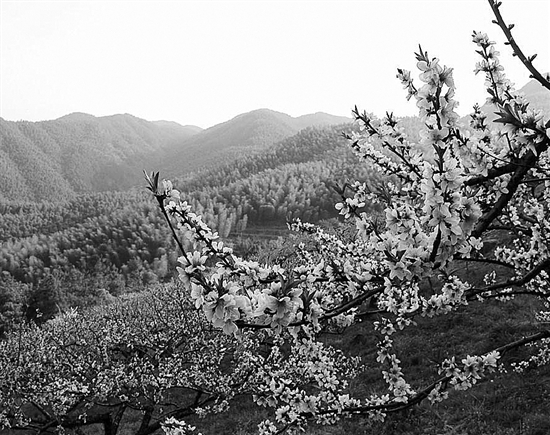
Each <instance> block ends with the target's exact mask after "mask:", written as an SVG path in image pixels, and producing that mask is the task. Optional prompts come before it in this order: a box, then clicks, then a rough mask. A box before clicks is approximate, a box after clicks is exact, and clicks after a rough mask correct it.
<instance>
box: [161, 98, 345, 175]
mask: <svg viewBox="0 0 550 435" xmlns="http://www.w3.org/2000/svg"><path fill="white" fill-rule="evenodd" d="M350 122H351V118H345V117H341V116H334V115H329V114H326V113H315V114H310V115H304V116H300V117H297V118H293V117H291V116H289V115H286V114H284V113H280V112H275V111H273V110H268V109H259V110H254V111H252V112H248V113H243V114H241V115H238V116H236V117H235V118H233V119H231V120H229V121H226V122H224V123H221V124H218V125H215V126H213V127H210V128H208V129H206V130H204V131H202V132H201V133H199V134H197V135H196V136H194V137H192V138H190V139H189V140H188V141H186V142H185V144H184V145H176V146H173V147H171V148H169V149H168V150H167V151H166V153H164V154H161V155H158V156H157V158H156V159H155V160H153V161H152V162H154V164H156V165H157V166H158V167H159V168H162V170H163V172H164V173H165V174H166V175H168V176H169V177H174V176H180V175H182V174H187V173H189V172H194V171H196V170H198V169H202V168H207V167H209V166H212V165H216V164H219V163H220V162H228V161H238V160H240V159H242V158H246V157H247V156H250V155H252V154H257V153H258V152H261V151H264V150H266V149H268V148H269V147H270V146H272V145H273V144H275V143H277V142H279V141H281V140H283V139H285V138H287V137H290V136H292V135H294V134H296V133H297V132H298V131H300V130H302V129H304V128H307V127H314V126H328V125H336V124H344V123H350Z"/></svg>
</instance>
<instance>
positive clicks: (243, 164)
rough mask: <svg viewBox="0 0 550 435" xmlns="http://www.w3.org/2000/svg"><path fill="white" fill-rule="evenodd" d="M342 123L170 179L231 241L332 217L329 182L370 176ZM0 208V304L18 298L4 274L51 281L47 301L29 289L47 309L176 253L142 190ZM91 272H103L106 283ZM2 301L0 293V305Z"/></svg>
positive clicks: (151, 272) (154, 271) (119, 285)
mask: <svg viewBox="0 0 550 435" xmlns="http://www.w3.org/2000/svg"><path fill="white" fill-rule="evenodd" d="M349 129H350V127H349V126H342V127H325V128H308V129H305V130H302V131H301V132H299V133H298V134H296V135H294V136H292V137H290V138H288V139H285V140H283V141H281V142H279V143H278V144H277V145H275V146H273V147H272V148H270V149H269V150H267V151H264V152H262V153H259V154H257V155H254V156H247V157H244V158H242V159H240V160H238V161H237V162H234V163H227V164H224V165H218V166H216V167H213V168H211V169H204V170H202V171H199V172H197V173H194V174H191V175H188V176H186V177H183V178H180V179H175V180H174V183H175V184H176V185H177V186H178V187H179V188H180V189H181V193H182V196H183V197H184V198H186V200H187V201H188V202H189V203H190V204H191V206H192V207H193V209H194V210H196V212H197V213H198V214H200V215H202V216H203V217H204V218H205V220H206V221H207V222H208V223H209V224H210V225H212V227H213V228H215V229H216V230H217V231H218V232H219V233H220V235H221V236H222V237H223V238H224V239H225V240H227V242H228V243H230V244H234V245H235V244H238V243H240V235H241V234H243V232H244V231H245V230H247V228H248V229H249V231H254V233H255V234H256V235H257V236H258V237H260V238H261V236H262V235H263V234H266V233H268V232H269V231H270V228H279V229H280V228H282V227H284V226H285V224H286V222H287V220H289V219H292V218H301V219H304V220H307V221H318V220H320V219H326V218H330V217H335V216H336V215H337V212H336V210H335V208H334V203H335V202H336V201H337V199H338V195H337V193H336V192H335V190H334V188H333V183H343V182H345V181H346V180H347V179H351V178H352V177H359V178H362V179H367V178H369V177H370V176H371V175H370V173H369V170H368V167H367V166H365V165H364V164H363V163H362V162H360V161H359V160H357V159H356V158H355V157H354V156H353V155H352V153H351V151H350V150H349V149H348V147H347V146H346V145H345V143H344V142H345V141H344V138H343V135H342V133H343V132H344V131H349ZM149 169H151V170H156V169H158V168H149ZM140 175H141V177H143V174H140ZM161 175H163V174H161ZM0 212H1V213H0V269H1V271H2V273H3V274H4V278H5V279H9V282H10V283H11V284H10V285H5V286H4V292H5V293H6V292H7V293H6V294H4V299H5V301H4V305H5V304H6V303H7V304H8V305H10V304H11V305H10V306H13V300H14V298H15V299H17V298H16V297H15V296H14V295H13V294H12V295H11V296H9V297H8V295H9V294H11V293H12V290H8V288H9V289H13V281H11V279H15V280H16V281H17V282H20V283H25V284H27V285H32V288H33V290H32V292H39V293H40V292H43V291H44V290H43V289H42V287H43V286H44V284H41V283H44V282H46V283H47V282H50V284H48V286H46V287H47V288H51V286H52V284H51V283H52V282H53V283H56V284H55V287H56V289H57V290H56V291H55V292H53V293H52V292H51V291H50V294H49V296H48V298H42V297H41V296H39V295H38V296H36V295H35V299H39V300H44V299H48V300H54V301H56V303H55V304H54V305H53V310H54V312H55V310H56V309H59V308H62V307H67V306H70V305H74V304H75V303H76V304H78V303H81V304H82V303H83V304H84V305H88V304H89V303H90V298H92V300H93V299H94V298H95V297H96V296H94V295H95V293H96V290H97V288H104V289H107V291H109V292H111V293H112V294H117V293H119V292H121V291H124V288H125V287H127V286H134V283H138V282H139V283H142V284H143V283H148V282H154V281H157V280H165V279H170V278H171V277H172V276H173V273H174V270H175V263H176V258H177V256H178V252H177V250H176V249H175V246H174V245H173V243H172V241H171V238H170V234H169V230H168V228H167V227H166V224H165V222H164V221H163V218H162V216H161V215H160V213H159V212H158V210H157V209H156V207H155V203H154V200H153V198H152V197H150V195H148V194H147V192H146V191H145V189H144V188H136V189H132V190H130V191H127V192H99V193H88V194H81V195H79V196H78V197H75V198H67V199H65V200H62V201H57V202H42V203H39V202H18V201H3V202H2V205H1V206H0ZM75 273H76V275H75ZM52 274H54V275H55V278H51V276H52ZM82 274H83V275H82ZM98 275H101V276H110V277H111V278H109V279H111V280H113V282H112V283H111V284H109V283H108V282H105V279H101V280H100V279H98V278H97V276H98ZM75 276H76V277H79V278H78V279H80V284H79V286H78V287H79V288H88V295H87V296H86V297H84V295H82V294H80V296H78V297H77V296H75V295H74V292H75V290H74V282H75V279H76V278H75ZM5 279H4V281H5ZM5 282H6V281H5ZM86 283H88V284H86ZM94 286H96V289H95V291H91V288H93V287H94ZM48 291H49V290H48ZM1 292H2V291H0V293H1ZM102 297H103V296H102ZM79 298H80V302H79ZM83 298H84V299H83ZM1 300H2V296H1V295H0V305H2V301H1ZM6 301H8V302H6ZM9 301H11V302H9ZM15 305H17V304H15ZM50 308H51V307H50ZM1 310H2V308H0V311H1ZM44 310H45V309H44V307H42V311H44ZM45 311H47V310H45ZM50 314H51V313H50Z"/></svg>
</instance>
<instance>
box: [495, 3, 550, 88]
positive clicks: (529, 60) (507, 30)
mask: <svg viewBox="0 0 550 435" xmlns="http://www.w3.org/2000/svg"><path fill="white" fill-rule="evenodd" d="M488 1H489V5H490V6H491V9H492V10H493V13H494V14H495V17H496V20H493V23H495V24H496V25H498V26H499V27H500V28H501V29H502V31H503V32H504V35H505V36H506V39H507V40H508V44H509V45H510V46H511V47H512V49H513V50H514V53H513V54H514V55H515V56H517V57H518V58H519V60H521V62H522V63H523V65H525V67H526V68H527V69H528V70H529V72H530V73H531V77H532V78H534V79H535V80H536V81H538V82H539V83H540V84H541V85H542V86H544V87H545V88H546V89H548V90H550V82H549V81H548V80H547V79H546V78H545V77H544V76H543V75H542V74H541V73H540V72H539V71H538V70H537V69H536V68H535V67H534V66H533V60H534V59H535V57H536V54H535V55H533V56H530V57H526V56H525V54H523V51H522V50H521V48H520V47H519V45H518V44H517V43H516V40H515V39H514V37H513V36H512V28H513V27H514V25H513V24H510V25H507V24H506V23H505V22H504V19H503V18H502V15H501V14H500V10H499V8H500V5H501V4H502V3H501V2H500V1H495V0H488Z"/></svg>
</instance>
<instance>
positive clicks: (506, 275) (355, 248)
mask: <svg viewBox="0 0 550 435" xmlns="http://www.w3.org/2000/svg"><path fill="white" fill-rule="evenodd" d="M489 4H490V6H491V8H492V10H493V12H494V15H495V18H496V20H495V22H496V23H497V24H498V26H499V27H500V28H501V29H502V31H504V33H505V35H506V37H507V40H508V43H509V45H510V46H511V48H512V50H513V52H514V54H515V55H516V56H517V57H518V58H519V59H520V60H521V62H523V63H524V64H525V66H526V67H527V68H528V69H529V71H530V72H531V74H532V76H533V77H534V78H535V79H536V80H537V81H538V82H539V83H540V84H541V86H544V87H545V88H546V89H548V90H550V81H549V77H544V76H543V75H541V74H540V73H539V72H538V71H537V69H536V68H535V67H534V65H533V60H534V56H530V57H527V56H525V55H524V54H523V52H522V51H521V49H520V47H519V46H518V45H517V44H516V42H515V40H514V38H513V37H512V34H511V30H512V27H513V26H512V25H508V24H506V23H505V22H504V20H503V18H502V16H501V14H500V10H499V7H500V2H496V1H494V0H489ZM473 42H474V43H475V45H476V47H477V48H476V51H477V53H478V54H479V55H480V57H481V60H480V61H479V63H478V64H477V65H476V66H475V71H476V73H482V74H484V75H485V83H486V87H487V92H488V94H489V98H488V101H489V102H490V103H492V104H493V105H494V112H496V113H497V119H496V120H495V122H494V123H492V124H491V125H489V123H488V121H487V116H486V114H484V113H483V112H482V111H481V109H480V108H479V107H475V108H474V112H473V113H472V115H471V118H470V123H469V125H462V124H461V123H460V122H459V118H458V115H457V114H456V112H455V110H454V109H455V107H456V104H457V103H456V102H455V100H454V99H453V97H454V87H455V84H454V81H453V76H452V69H450V68H448V67H446V66H442V65H440V64H439V60H438V59H437V58H432V57H429V56H428V53H427V52H426V51H424V50H422V49H420V50H419V52H418V53H417V54H416V58H417V67H418V68H419V70H420V82H421V85H420V86H417V85H416V84H415V82H414V81H413V79H412V75H411V73H410V72H408V71H405V70H402V69H399V70H398V79H399V80H400V81H401V83H402V85H403V88H404V89H405V92H406V97H407V99H411V100H413V101H415V102H416V105H417V107H418V109H419V115H420V118H421V120H422V122H423V125H424V127H423V129H422V131H421V132H420V137H421V140H420V143H413V142H412V141H411V140H409V139H408V137H407V136H406V135H405V133H404V130H403V128H402V127H401V126H400V122H399V120H398V119H396V118H394V117H393V116H392V115H391V114H388V115H387V116H386V117H385V118H384V119H377V118H375V117H374V116H372V115H369V114H367V113H361V112H359V110H357V109H355V111H354V114H355V117H356V120H357V122H358V124H359V126H360V130H359V131H358V132H357V133H353V134H350V135H349V136H348V139H349V143H350V145H351V147H352V149H353V150H354V151H355V153H356V154H357V156H358V158H360V159H361V160H363V161H364V164H365V165H369V167H370V168H372V170H376V171H378V172H380V174H382V176H383V177H384V178H383V179H384V180H386V181H385V182H384V183H379V182H377V183H370V184H369V183H359V182H355V183H347V184H345V185H343V186H340V187H338V192H339V193H340V194H341V196H342V201H341V202H340V203H339V204H336V209H337V210H339V212H340V214H341V215H342V216H343V218H344V219H345V221H346V222H348V224H349V225H352V226H353V228H354V231H353V232H352V233H351V235H350V232H349V231H347V232H338V231H329V230H324V229H322V228H321V227H318V226H314V225H312V224H308V223H304V222H301V221H299V220H296V221H294V222H293V223H292V224H291V225H292V228H293V229H295V230H296V231H298V232H302V233H305V234H307V235H308V237H310V238H311V239H313V240H314V242H312V243H303V244H299V245H298V246H296V248H295V255H294V257H293V263H291V264H289V262H288V261H285V262H284V263H283V262H281V264H277V263H274V264H259V263H258V262H254V261H250V260H245V259H241V258H239V257H237V256H236V255H234V253H233V251H232V249H231V248H230V247H228V246H226V245H224V244H223V242H222V241H220V240H219V237H218V235H217V233H214V232H212V231H211V229H210V228H209V227H208V226H207V225H206V224H205V223H204V221H203V220H202V219H201V217H200V216H198V215H197V214H195V213H193V211H192V210H191V207H190V206H189V205H188V203H187V202H186V201H185V198H182V197H181V196H183V195H180V192H179V191H177V190H175V189H174V188H173V186H172V183H171V182H169V181H163V182H159V174H158V173H157V174H151V175H147V180H148V188H149V189H150V190H151V191H152V193H153V194H154V196H155V198H156V200H157V202H158V204H159V206H160V209H161V210H162V213H163V214H164V216H165V218H166V220H167V222H168V224H169V227H170V230H171V232H172V234H173V236H174V238H175V240H176V241H177V244H178V247H179V249H180V250H181V251H182V252H181V256H180V258H179V260H178V261H179V263H180V267H179V268H178V270H179V274H180V280H181V285H182V288H183V289H180V288H177V287H174V286H168V287H166V288H165V287H159V288H158V289H157V290H156V291H155V292H153V293H151V294H144V295H140V296H136V297H135V298H130V299H127V300H121V301H118V302H116V303H113V304H110V305H106V306H102V307H98V308H97V309H94V310H92V311H88V312H84V313H82V314H77V313H74V312H69V313H67V314H65V315H63V316H61V317H58V318H56V319H54V320H52V321H50V322H46V323H45V324H44V325H43V326H42V327H40V328H38V327H34V326H32V325H20V327H19V329H16V330H13V331H11V332H10V333H9V334H8V336H7V338H6V340H3V341H2V342H0V358H1V360H0V367H2V370H0V425H2V426H3V427H11V428H12V429H22V430H26V429H30V430H35V431H36V432H41V433H42V432H48V431H53V430H55V429H59V430H73V429H76V428H82V427H83V426H86V425H92V424H101V425H103V428H104V432H105V433H106V434H109V435H114V434H115V433H117V430H118V428H119V426H120V422H121V420H122V419H123V417H124V415H125V413H128V412H134V414H132V415H139V421H138V426H137V429H136V433H137V434H139V435H146V434H149V433H152V432H154V431H156V430H158V429H160V428H162V429H164V431H165V432H166V433H167V434H170V435H180V434H187V433H193V432H194V431H195V429H194V428H193V426H191V423H193V422H194V421H195V420H193V418H194V417H195V416H197V415H198V416H205V415H209V414H212V413H218V412H220V411H222V410H225V409H227V408H228V407H230V406H231V405H232V403H233V401H234V400H233V399H235V398H236V397H238V396H242V395H247V396H251V397H252V399H253V401H254V402H255V403H256V405H258V406H259V407H265V408H266V409H267V410H270V411H272V413H271V418H269V419H266V420H264V421H263V422H262V423H261V424H260V425H259V430H260V432H261V433H263V434H275V433H282V432H285V431H294V430H300V429H304V428H305V427H306V425H307V424H308V423H309V422H314V423H316V424H334V423H337V422H338V421H340V420H341V419H342V418H346V417H351V416H357V415H361V416H363V417H364V418H365V419H370V420H372V421H380V420H383V419H384V418H386V417H387V416H388V415H389V414H391V413H394V412H396V411H401V410H404V409H407V408H411V407H413V406H415V405H417V404H420V403H422V402H430V403H438V402H442V401H444V400H445V399H446V398H447V397H448V396H449V395H450V393H451V392H452V391H453V390H467V389H469V388H471V387H473V386H474V385H475V384H479V383H482V382H483V381H484V379H486V378H488V377H490V376H492V377H494V376H500V375H502V376H504V374H503V373H504V372H511V371H515V372H519V373H521V372H524V371H527V370H529V369H531V368H532V367H537V366H543V365H546V364H548V362H550V330H549V329H548V328H547V326H548V322H550V290H549V285H550V277H549V274H548V273H549V271H550V254H549V250H548V246H547V240H548V232H549V231H550V176H549V175H548V172H549V171H550V161H549V159H548V147H549V146H550V121H548V120H547V119H544V117H543V114H542V113H539V112H537V111H536V110H534V109H532V108H531V107H530V106H529V102H528V101H525V99H524V98H523V97H522V96H521V95H518V94H517V93H516V92H515V91H514V89H513V87H512V84H511V83H510V82H509V81H508V80H507V79H506V77H505V75H504V71H503V67H502V66H501V65H500V63H499V58H498V54H499V53H498V52H497V51H496V50H495V47H494V43H493V42H491V41H490V39H489V38H488V36H487V35H485V34H483V33H478V32H474V34H473ZM367 204H371V205H372V204H374V205H376V206H377V207H378V208H379V209H382V210H384V212H383V213H382V215H380V214H377V215H374V214H372V213H371V214H369V210H368V209H367ZM189 246H193V249H188V247H189ZM470 265H471V266H470ZM464 266H468V267H464ZM473 268H475V270H476V273H471V270H473ZM514 299H515V300H514ZM496 300H498V301H500V303H501V304H502V306H503V307H506V306H507V305H508V304H510V303H518V301H519V302H520V303H523V302H524V301H525V303H526V304H527V303H529V304H530V305H529V306H530V307H535V306H536V307H538V312H537V313H536V314H533V316H532V317H531V321H530V322H529V324H528V325H522V327H521V329H519V328H518V330H517V331H515V333H510V334H507V335H506V337H505V338H509V340H508V341H507V342H502V341H499V344H498V345H497V346H493V347H488V348H486V349H484V350H483V351H482V352H477V353H474V352H470V353H468V351H467V350H466V351H465V352H463V353H460V354H457V355H455V356H449V357H448V358H446V357H444V358H441V359H440V360H439V361H437V367H434V368H433V370H432V371H431V374H430V376H428V377H424V378H422V379H416V378H414V377H410V376H407V373H405V371H404V370H403V364H402V361H403V359H404V357H405V355H401V354H399V353H398V349H397V348H396V345H395V343H396V342H397V340H398V339H399V336H400V334H405V333H407V331H410V330H415V328H419V327H420V325H422V323H423V322H424V320H425V319H432V320H433V319H439V321H440V322H443V320H444V319H445V316H450V315H452V314H453V313H455V312H458V311H462V312H464V313H468V312H470V311H471V310H474V309H477V308H478V307H480V306H481V307H483V306H484V305H487V304H492V303H493V301H496ZM531 300H534V301H535V302H530V301H531ZM367 306H368V308H367V309H368V310H369V312H368V313H367V314H369V315H366V316H365V315H363V314H365V313H364V312H363V310H364V309H365V307H367ZM359 321H362V322H363V323H365V322H372V329H371V330H372V334H373V337H374V340H375V341H376V342H377V345H375V347H374V349H373V350H374V354H375V356H374V357H373V363H376V364H377V365H378V367H377V369H378V374H379V376H380V378H381V379H382V382H383V384H384V388H381V389H378V388H377V387H376V388H375V387H371V386H366V388H363V389H359V390H358V391H360V392H362V394H354V392H356V391H357V389H353V388H350V386H351V385H352V384H353V382H355V381H356V379H357V378H358V376H360V374H361V373H362V371H364V370H365V369H366V367H365V366H364V365H362V363H361V361H359V360H358V359H357V358H355V357H353V356H351V355H346V354H345V353H344V352H342V351H341V350H336V349H335V348H333V347H331V346H329V345H327V344H325V342H324V341H323V334H324V333H326V332H327V331H343V330H346V329H347V328H352V327H353V326H355V324H356V323H357V322H359ZM432 325H437V321H436V322H435V323H432ZM435 332H437V333H438V334H440V335H443V336H444V335H445V332H446V331H445V330H444V329H443V328H442V330H441V331H435V330H434V333H435ZM470 341H471V344H472V348H474V342H475V341H476V337H473V336H472V337H471V339H470ZM510 353H514V356H515V358H514V360H513V361H511V360H510V359H508V358H507V354H510ZM368 369H369V370H372V369H373V367H368ZM428 369H429V368H427V370H428ZM377 385H378V384H377ZM367 387H368V388H367ZM135 411H138V414H135Z"/></svg>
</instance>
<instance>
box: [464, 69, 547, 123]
mask: <svg viewBox="0 0 550 435" xmlns="http://www.w3.org/2000/svg"><path fill="white" fill-rule="evenodd" d="M518 92H519V93H522V94H523V95H524V96H525V97H526V98H527V101H529V103H530V107H533V108H535V109H539V110H542V111H543V112H544V113H546V114H547V115H550V92H549V91H548V89H546V88H544V87H543V86H542V85H541V84H540V83H539V82H537V81H536V80H535V79H532V80H530V81H529V82H528V83H527V84H526V85H525V86H523V87H522V88H520V89H519V90H518ZM481 110H482V111H483V112H484V113H486V114H487V120H488V121H490V122H492V121H493V120H494V119H496V117H497V116H496V115H495V112H496V108H495V107H494V106H493V105H492V104H488V103H485V104H484V105H483V106H481ZM462 119H463V120H465V121H466V122H468V121H469V120H470V117H469V116H465V117H463V118H462Z"/></svg>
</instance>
